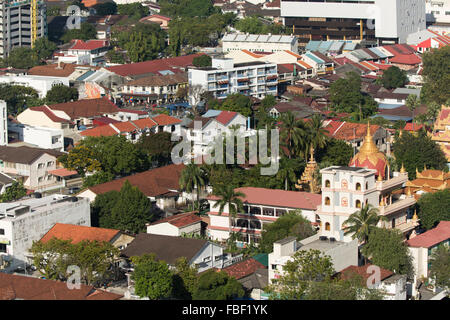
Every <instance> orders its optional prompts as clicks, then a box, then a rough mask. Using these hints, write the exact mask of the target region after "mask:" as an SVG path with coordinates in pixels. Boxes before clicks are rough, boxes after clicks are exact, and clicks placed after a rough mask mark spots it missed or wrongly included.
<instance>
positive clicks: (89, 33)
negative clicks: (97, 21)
mask: <svg viewBox="0 0 450 320" xmlns="http://www.w3.org/2000/svg"><path fill="white" fill-rule="evenodd" d="M96 38H97V30H96V29H95V27H94V26H93V25H92V24H90V23H88V22H82V23H81V27H80V28H79V29H68V30H67V31H66V32H65V33H64V35H63V36H62V37H61V40H62V41H63V42H64V43H67V42H70V41H71V40H74V39H80V40H84V41H86V40H89V39H96Z"/></svg>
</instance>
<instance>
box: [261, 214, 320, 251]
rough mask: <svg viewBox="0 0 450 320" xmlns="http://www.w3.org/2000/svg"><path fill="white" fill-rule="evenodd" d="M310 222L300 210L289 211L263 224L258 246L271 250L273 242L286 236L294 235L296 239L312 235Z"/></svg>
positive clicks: (263, 249)
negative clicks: (273, 220)
mask: <svg viewBox="0 0 450 320" xmlns="http://www.w3.org/2000/svg"><path fill="white" fill-rule="evenodd" d="M314 233H315V231H314V230H313V228H312V227H311V222H310V221H309V220H308V219H306V218H305V217H303V216H302V215H301V213H300V212H298V211H297V212H289V213H286V214H284V215H283V216H281V217H279V218H278V219H277V220H276V221H275V222H273V223H270V224H264V225H263V231H262V235H261V243H260V248H261V251H263V252H266V253H270V252H272V251H273V243H274V242H276V241H278V240H281V239H284V238H286V237H290V236H294V237H296V238H297V240H298V241H300V240H303V239H305V238H308V237H310V236H312V235H314Z"/></svg>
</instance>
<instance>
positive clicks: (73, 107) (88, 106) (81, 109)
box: [48, 97, 120, 120]
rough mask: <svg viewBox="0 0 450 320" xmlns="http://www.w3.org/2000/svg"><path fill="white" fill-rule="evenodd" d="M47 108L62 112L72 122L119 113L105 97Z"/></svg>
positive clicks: (53, 105)
mask: <svg viewBox="0 0 450 320" xmlns="http://www.w3.org/2000/svg"><path fill="white" fill-rule="evenodd" d="M48 107H49V108H50V109H52V110H61V111H64V112H65V113H66V114H67V115H68V116H69V117H70V118H71V119H72V120H75V119H79V118H93V117H96V116H102V115H104V114H108V113H117V112H119V111H120V109H119V108H118V107H117V106H116V105H115V104H114V103H112V102H111V101H110V100H108V98H106V97H103V98H97V99H83V100H78V101H73V102H66V103H58V104H52V105H49V106H48Z"/></svg>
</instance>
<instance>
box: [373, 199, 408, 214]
mask: <svg viewBox="0 0 450 320" xmlns="http://www.w3.org/2000/svg"><path fill="white" fill-rule="evenodd" d="M415 203H416V199H414V198H406V199H402V200H397V201H396V202H394V203H392V204H390V205H388V206H381V207H380V208H379V213H380V215H383V216H386V215H389V214H391V213H394V212H396V211H399V210H401V209H405V208H409V207H410V206H412V205H414V204H415Z"/></svg>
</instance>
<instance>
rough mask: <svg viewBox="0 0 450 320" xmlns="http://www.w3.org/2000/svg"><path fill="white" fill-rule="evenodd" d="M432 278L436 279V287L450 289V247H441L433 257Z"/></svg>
mask: <svg viewBox="0 0 450 320" xmlns="http://www.w3.org/2000/svg"><path fill="white" fill-rule="evenodd" d="M430 262H431V267H430V276H431V277H433V278H435V279H436V285H437V286H439V287H441V288H444V289H447V290H448V289H449V288H450V246H445V245H442V244H441V245H440V246H439V247H437V248H436V251H434V252H433V254H432V255H431V259H430Z"/></svg>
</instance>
